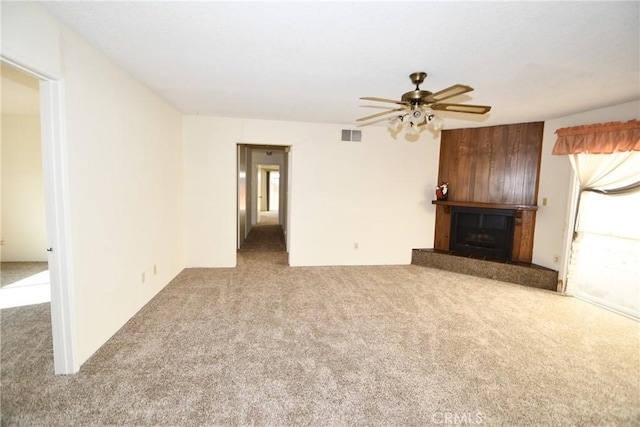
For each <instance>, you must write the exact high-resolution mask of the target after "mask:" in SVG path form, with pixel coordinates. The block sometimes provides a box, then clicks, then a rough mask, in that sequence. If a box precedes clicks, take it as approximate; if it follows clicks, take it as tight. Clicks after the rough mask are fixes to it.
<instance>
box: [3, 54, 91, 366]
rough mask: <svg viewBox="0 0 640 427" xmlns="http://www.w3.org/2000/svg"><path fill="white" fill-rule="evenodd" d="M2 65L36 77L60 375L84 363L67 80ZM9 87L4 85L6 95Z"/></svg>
mask: <svg viewBox="0 0 640 427" xmlns="http://www.w3.org/2000/svg"><path fill="white" fill-rule="evenodd" d="M0 65H2V66H3V71H4V69H5V68H4V67H5V66H6V67H8V68H7V70H8V73H12V72H14V71H19V72H20V73H22V74H23V75H25V76H28V77H30V78H32V79H35V81H37V87H38V90H39V94H38V100H39V102H38V104H39V106H38V111H39V115H40V118H39V123H40V137H41V164H42V172H41V175H42V182H43V189H44V211H45V213H44V217H45V223H46V225H45V229H46V244H45V245H44V246H42V247H41V249H42V250H43V251H44V252H45V254H46V262H47V267H48V272H49V292H46V294H47V295H48V297H49V299H50V301H51V302H50V309H51V332H52V336H53V361H54V372H55V374H57V375H63V374H73V373H76V372H78V370H79V369H80V365H79V363H78V359H77V355H76V344H75V339H76V332H75V316H74V314H75V312H74V311H73V307H74V304H73V292H72V289H73V275H72V271H73V269H72V264H71V262H72V257H71V235H70V232H69V230H70V224H69V211H70V204H69V194H68V193H69V191H68V185H69V176H68V170H67V167H66V160H67V157H66V149H67V145H66V144H67V142H66V137H65V133H66V126H65V124H66V119H65V98H64V83H63V81H61V80H56V77H53V76H49V75H46V74H43V73H41V72H37V71H34V70H33V69H32V68H31V67H30V66H29V64H20V63H17V62H15V61H12V60H10V59H9V58H6V57H4V56H0ZM3 86H4V85H3ZM5 90H6V87H3V95H4V94H5ZM0 233H1V234H4V233H5V230H2V229H0ZM5 243H6V242H5ZM0 250H1V246H0Z"/></svg>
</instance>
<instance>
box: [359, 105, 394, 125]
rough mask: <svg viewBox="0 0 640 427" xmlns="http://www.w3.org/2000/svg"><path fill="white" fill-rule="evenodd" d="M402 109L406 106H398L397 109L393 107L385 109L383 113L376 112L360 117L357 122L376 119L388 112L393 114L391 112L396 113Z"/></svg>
mask: <svg viewBox="0 0 640 427" xmlns="http://www.w3.org/2000/svg"><path fill="white" fill-rule="evenodd" d="M402 110H404V108H396V109H393V110H387V111H383V112H382V113H376V114H372V115H370V116H366V117H360V118H359V119H357V120H356V122H363V121H365V120H371V119H375V118H376V117H381V116H384V115H386V114H391V113H395V112H396V111H402Z"/></svg>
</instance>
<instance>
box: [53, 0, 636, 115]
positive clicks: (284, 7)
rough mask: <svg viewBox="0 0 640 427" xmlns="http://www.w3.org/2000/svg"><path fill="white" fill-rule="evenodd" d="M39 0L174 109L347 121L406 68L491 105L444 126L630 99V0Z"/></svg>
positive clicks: (430, 85)
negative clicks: (467, 90) (466, 87)
mask: <svg viewBox="0 0 640 427" xmlns="http://www.w3.org/2000/svg"><path fill="white" fill-rule="evenodd" d="M42 4H43V5H44V6H45V7H46V9H48V10H49V11H50V12H51V13H52V14H53V15H55V16H56V17H57V18H58V19H60V20H61V21H62V22H63V23H65V24H66V25H67V26H69V27H70V28H72V29H73V30H75V31H76V32H77V33H79V34H80V35H81V36H83V37H84V38H85V39H87V40H88V41H89V42H90V43H92V44H93V45H94V46H95V47H97V48H98V49H100V50H101V51H103V52H104V53H105V54H106V55H107V56H109V57H110V58H111V59H112V60H113V61H115V62H116V63H118V64H120V65H121V66H122V67H124V68H125V69H127V70H128V71H129V72H130V73H131V74H132V75H134V76H135V77H136V78H137V79H138V80H140V81H142V82H143V83H144V84H146V85H147V86H148V87H150V88H151V89H152V90H153V91H155V92H156V93H158V94H159V95H160V96H162V97H163V98H165V99H166V100H168V101H169V102H171V103H172V104H173V105H175V106H176V107H177V108H178V109H179V110H181V111H183V112H184V113H199V114H208V115H219V116H230V117H246V118H260V119H273V120H295V121H311V122H328V123H341V124H355V120H356V119H357V118H358V117H361V116H365V115H369V114H373V113H376V112H379V111H382V110H379V109H376V108H373V107H372V108H364V107H363V105H375V103H371V102H364V101H360V100H359V99H358V98H359V97H361V96H377V97H383V98H393V99H399V98H400V96H401V95H402V93H404V92H407V91H409V90H412V89H413V86H412V85H411V82H410V80H409V77H408V76H409V74H410V73H412V72H414V71H425V72H427V73H428V77H427V79H426V81H425V83H424V84H423V85H422V87H421V88H422V89H424V90H430V91H432V92H435V91H437V90H440V89H443V88H445V87H448V86H450V85H453V84H456V83H462V84H467V85H469V86H472V87H473V88H475V90H474V91H473V92H470V93H469V94H466V95H462V96H459V97H457V98H451V99H449V100H448V102H461V103H465V102H466V103H471V104H484V105H491V106H493V109H492V111H491V112H490V113H489V114H488V115H487V116H486V117H484V116H483V117H482V119H481V118H480V117H479V116H475V115H469V114H466V115H465V114H456V113H444V114H443V115H444V116H445V117H448V119H447V125H446V126H447V128H460V127H474V126H485V125H496V124H508V123H518V122H529V121H539V120H547V119H552V118H555V117H560V116H564V115H568V114H572V113H577V112H582V111H586V110H590V109H594V108H599V107H604V106H609V105H614V104H619V103H622V102H627V101H632V100H637V99H640V81H639V74H640V69H639V64H640V46H639V44H640V32H639V26H640V24H639V23H640V13H639V10H640V2H637V1H631V2H610V1H606V2H502V1H500V2H429V1H425V2H361V1H355V2H341V1H333V2H317V3H316V2H255V3H253V2H243V1H238V2H206V1H205V2H102V1H100V2H93V1H90V2H89V1H88V2H42ZM391 105H392V104H391ZM378 106H380V104H378Z"/></svg>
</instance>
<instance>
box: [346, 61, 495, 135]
mask: <svg viewBox="0 0 640 427" xmlns="http://www.w3.org/2000/svg"><path fill="white" fill-rule="evenodd" d="M426 77H427V73H425V72H422V71H420V72H416V73H412V74H411V75H410V76H409V78H410V79H411V82H412V83H413V84H414V85H416V88H415V90H412V91H410V92H406V93H404V94H403V95H402V97H401V98H400V101H396V100H393V99H386V98H377V97H370V96H366V97H362V98H360V99H362V100H366V101H377V102H388V103H393V104H398V105H401V107H399V108H394V109H390V110H387V111H383V112H381V113H377V114H372V115H370V116H366V117H361V118H359V119H358V120H357V121H359V122H364V121H369V120H372V119H376V118H379V117H383V116H386V115H389V114H394V116H393V117H391V118H390V119H389V123H388V125H387V128H388V129H389V131H390V132H394V133H397V132H400V131H401V130H404V131H405V133H406V134H407V135H417V134H418V133H420V131H422V130H423V129H424V128H426V127H431V128H432V129H433V130H434V131H436V132H437V131H439V130H441V129H442V127H443V126H444V122H443V121H442V119H441V118H440V117H438V116H436V115H435V113H434V110H436V111H453V112H459V113H470V114H486V113H488V112H489V111H490V110H491V107H490V106H487V105H464V104H449V103H442V102H440V101H443V100H445V99H449V98H452V97H454V96H458V95H462V94H464V93H467V92H471V91H472V90H473V88H472V87H470V86H467V85H462V84H456V85H453V86H450V87H448V88H446V89H443V90H441V91H438V92H436V93H432V92H429V91H428V90H421V89H420V85H421V84H422V83H423V82H424V79H425V78H426Z"/></svg>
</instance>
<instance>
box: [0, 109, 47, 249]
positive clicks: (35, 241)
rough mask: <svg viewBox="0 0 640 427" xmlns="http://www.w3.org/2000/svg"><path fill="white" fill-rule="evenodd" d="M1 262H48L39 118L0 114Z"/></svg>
mask: <svg viewBox="0 0 640 427" xmlns="http://www.w3.org/2000/svg"><path fill="white" fill-rule="evenodd" d="M1 141H2V142H1V145H2V239H3V240H4V245H3V247H2V261H4V262H7V261H47V252H46V248H47V232H46V221H45V218H46V217H45V211H44V185H43V180H42V148H41V144H40V117H39V116H22V115H2V140H1Z"/></svg>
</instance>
